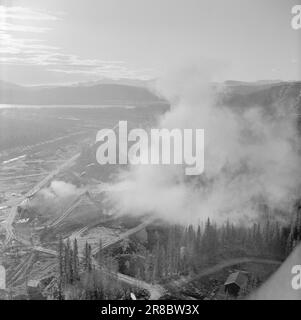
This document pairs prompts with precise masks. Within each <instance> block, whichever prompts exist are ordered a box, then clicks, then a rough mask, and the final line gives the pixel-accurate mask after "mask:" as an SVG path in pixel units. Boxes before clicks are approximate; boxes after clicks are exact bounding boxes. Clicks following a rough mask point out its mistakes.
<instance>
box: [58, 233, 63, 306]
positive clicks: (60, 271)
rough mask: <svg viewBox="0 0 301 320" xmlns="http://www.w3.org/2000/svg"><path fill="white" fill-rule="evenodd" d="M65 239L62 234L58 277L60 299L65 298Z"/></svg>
mask: <svg viewBox="0 0 301 320" xmlns="http://www.w3.org/2000/svg"><path fill="white" fill-rule="evenodd" d="M63 247H64V243H63V239H62V236H60V237H59V250H58V251H59V254H58V260H59V261H58V264H59V279H58V299H59V300H62V299H63V284H64V258H63Z"/></svg>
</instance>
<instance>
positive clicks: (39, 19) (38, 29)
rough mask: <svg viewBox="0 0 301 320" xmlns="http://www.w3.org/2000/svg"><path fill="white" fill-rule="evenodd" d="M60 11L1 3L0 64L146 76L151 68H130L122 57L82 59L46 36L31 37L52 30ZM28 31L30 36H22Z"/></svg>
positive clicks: (68, 72) (99, 74)
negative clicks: (114, 59) (118, 59)
mask: <svg viewBox="0 0 301 320" xmlns="http://www.w3.org/2000/svg"><path fill="white" fill-rule="evenodd" d="M63 15H64V14H63V13H49V12H44V11H41V10H32V9H29V8H24V7H6V6H3V5H2V6H0V42H1V47H0V64H2V65H3V64H4V65H13V66H40V67H44V70H45V71H50V72H56V73H62V74H69V75H70V74H75V75H76V74H77V75H85V76H91V77H94V78H95V77H96V78H101V77H111V78H120V77H122V78H145V75H146V74H147V73H149V72H150V70H147V69H143V70H131V69H129V68H128V67H127V66H126V65H125V63H124V62H123V61H110V60H108V61H104V60H99V59H82V58H80V57H79V56H77V55H75V54H68V53H64V52H62V49H61V48H59V47H56V46H52V45H49V44H48V43H47V42H46V41H45V40H42V39H36V38H32V34H45V33H47V32H51V31H52V29H53V28H54V25H53V22H54V21H57V20H60V19H62V17H63ZM41 23H43V25H42V26H41ZM44 24H47V25H44ZM16 34H18V36H16ZM19 34H21V35H23V37H21V36H20V35H19ZM27 34H30V36H29V37H24V35H25V36H26V35H27Z"/></svg>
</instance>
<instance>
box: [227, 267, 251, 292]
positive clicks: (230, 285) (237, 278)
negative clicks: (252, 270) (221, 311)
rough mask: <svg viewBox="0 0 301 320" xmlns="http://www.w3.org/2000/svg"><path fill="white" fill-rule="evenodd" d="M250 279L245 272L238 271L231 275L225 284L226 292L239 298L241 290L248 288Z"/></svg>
mask: <svg viewBox="0 0 301 320" xmlns="http://www.w3.org/2000/svg"><path fill="white" fill-rule="evenodd" d="M247 283H248V277H247V275H246V274H245V273H244V272H241V271H237V272H233V273H231V274H230V275H229V277H228V278H227V280H226V282H225V283H224V286H225V292H226V293H227V294H229V295H232V296H235V297H237V296H238V294H239V292H240V290H241V289H244V288H245V287H246V286H247Z"/></svg>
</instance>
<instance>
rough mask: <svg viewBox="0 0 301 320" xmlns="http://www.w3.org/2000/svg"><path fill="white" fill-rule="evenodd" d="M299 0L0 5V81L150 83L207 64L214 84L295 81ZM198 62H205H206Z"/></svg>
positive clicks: (300, 73)
mask: <svg viewBox="0 0 301 320" xmlns="http://www.w3.org/2000/svg"><path fill="white" fill-rule="evenodd" d="M298 3H299V4H301V0H215V1H214V0H4V1H2V0H0V4H1V7H0V78H1V79H2V80H6V81H12V82H16V83H23V84H44V83H64V82H77V81H89V80H96V79H100V78H102V77H131V78H136V77H138V78H144V77H146V78H150V77H158V76H160V74H161V73H162V71H164V70H165V69H167V68H170V67H174V66H176V65H177V64H179V63H181V64H189V63H191V62H192V61H197V60H199V61H208V59H209V60H210V61H211V63H212V65H216V66H218V67H217V69H218V70H220V72H219V73H218V75H217V76H216V80H223V79H237V80H260V79H284V80H286V79H299V80H301V69H300V68H301V63H300V60H301V58H300V56H301V55H300V53H301V44H300V40H301V30H293V29H292V28H291V18H292V14H291V9H292V6H293V5H295V4H298ZM206 63H207V62H206Z"/></svg>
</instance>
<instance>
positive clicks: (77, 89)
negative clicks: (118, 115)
mask: <svg viewBox="0 0 301 320" xmlns="http://www.w3.org/2000/svg"><path fill="white" fill-rule="evenodd" d="M157 102H162V99H161V98H159V97H158V96H157V95H155V94H154V93H152V92H151V91H150V90H149V89H148V88H146V87H144V86H137V85H136V86H134V85H130V84H119V83H97V84H95V83H93V84H78V85H68V86H67V85H66V86H30V87H25V86H19V85H15V84H11V83H7V82H3V81H0V103H2V104H27V105H75V104H77V105H85V104H86V105H99V104H148V103H157Z"/></svg>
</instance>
